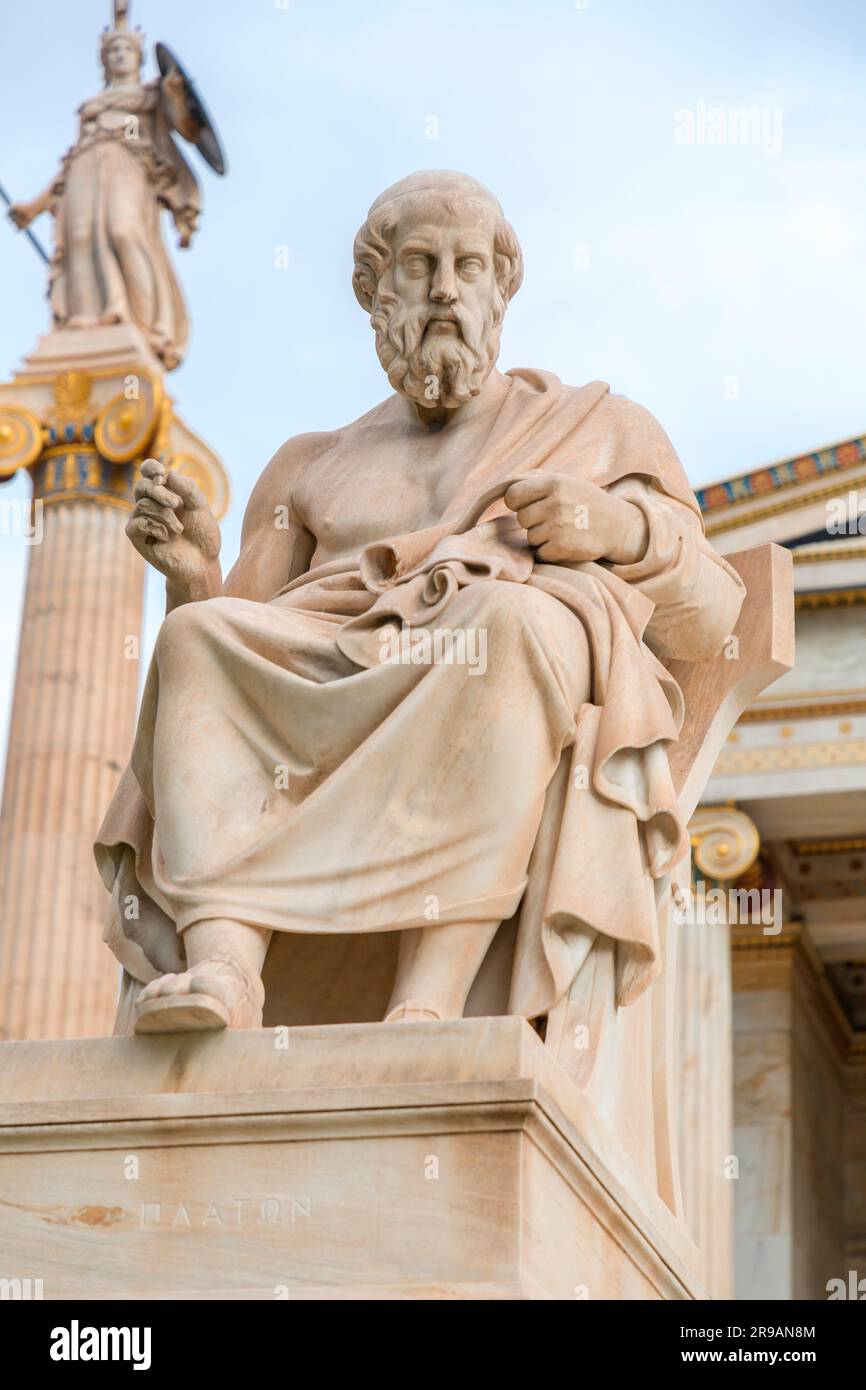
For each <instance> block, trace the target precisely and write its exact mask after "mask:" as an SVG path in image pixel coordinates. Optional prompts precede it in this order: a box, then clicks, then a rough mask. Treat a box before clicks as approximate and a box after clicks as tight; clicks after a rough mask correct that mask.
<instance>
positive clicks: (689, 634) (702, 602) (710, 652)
mask: <svg viewBox="0 0 866 1390" xmlns="http://www.w3.org/2000/svg"><path fill="white" fill-rule="evenodd" d="M610 491H611V492H612V493H615V494H616V495H618V496H621V497H623V498H624V499H628V500H629V501H631V502H632V504H636V505H638V506H639V507H640V508H641V510H643V512H644V515H645V517H646V525H647V533H648V541H647V545H646V548H645V551H644V553H643V555H642V556H641V557H640V559H638V560H637V561H636V562H634V563H632V564H625V565H622V564H620V565H613V566H612V567H611V568H612V573H613V574H616V575H618V576H619V578H620V579H625V580H627V582H628V583H630V584H633V585H634V587H635V588H637V589H640V590H641V591H642V592H643V593H645V594H646V595H647V597H648V598H651V599H652V601H653V603H654V604H655V612H654V613H653V615H652V618H651V619H650V621H649V624H648V625H647V629H646V632H645V634H644V638H645V640H646V642H647V643H648V645H649V646H650V647H651V648H652V649H653V650H654V651H655V652H656V654H657V655H658V656H660V657H662V658H663V659H669V658H673V657H679V658H683V659H685V660H687V661H709V660H711V659H712V658H713V657H714V656H717V655H718V653H719V652H720V650H721V649H722V646H723V644H724V642H725V639H726V638H727V637H729V636H730V634H731V633H732V632H733V630H734V627H735V625H736V622H737V618H738V617H739V612H740V608H741V607H742V603H743V599H744V597H745V589H744V587H743V582H742V580H741V579H740V577H739V575H738V574H737V572H736V570H734V569H732V568H731V566H730V565H729V564H728V562H727V561H726V560H725V559H724V558H723V557H722V556H721V555H719V554H718V553H717V552H716V551H715V550H713V547H712V546H711V545H710V543H709V541H708V540H707V539H706V537H705V536H704V534H703V531H702V530H701V525H700V522H699V520H698V518H697V517H696V516H695V514H694V513H693V512H691V511H690V510H689V508H688V507H686V506H684V505H683V504H682V503H681V502H677V501H675V500H674V499H673V498H671V497H667V496H665V495H664V494H662V493H660V492H659V491H658V490H657V489H655V488H653V487H652V486H651V485H650V484H649V482H648V481H647V480H646V479H645V478H640V477H636V476H632V477H628V478H622V479H621V480H620V481H619V482H618V483H615V484H614V485H613V487H612V488H611V489H610Z"/></svg>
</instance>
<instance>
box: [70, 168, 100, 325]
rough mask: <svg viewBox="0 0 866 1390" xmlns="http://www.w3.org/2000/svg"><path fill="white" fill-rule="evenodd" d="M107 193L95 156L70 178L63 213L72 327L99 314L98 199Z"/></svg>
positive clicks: (88, 323) (91, 320)
mask: <svg viewBox="0 0 866 1390" xmlns="http://www.w3.org/2000/svg"><path fill="white" fill-rule="evenodd" d="M86 158H87V157H86ZM76 162H77V161H76ZM104 196H105V193H104V190H101V189H100V187H99V184H98V180H97V178H96V175H95V173H94V172H93V168H92V160H89V161H88V166H87V168H81V169H76V170H75V171H74V173H73V174H72V175H71V176H70V177H69V179H68V181H67V186H66V192H65V194H64V197H63V203H62V212H61V215H62V216H63V218H64V220H65V242H66V286H67V289H66V293H67V316H68V317H67V324H68V326H69V327H70V328H89V327H91V326H92V325H93V324H95V323H96V322H97V320H98V318H99V311H100V293H99V283H98V280H97V276H96V258H97V255H98V254H99V252H98V248H97V244H96V222H97V215H98V214H97V208H96V203H97V200H98V199H99V198H102V197H104Z"/></svg>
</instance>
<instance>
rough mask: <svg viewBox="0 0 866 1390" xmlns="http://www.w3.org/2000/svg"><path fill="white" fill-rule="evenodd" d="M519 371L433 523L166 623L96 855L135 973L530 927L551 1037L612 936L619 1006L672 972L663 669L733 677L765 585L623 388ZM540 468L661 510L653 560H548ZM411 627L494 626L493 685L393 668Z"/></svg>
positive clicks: (517, 955) (459, 671) (490, 633)
mask: <svg viewBox="0 0 866 1390" xmlns="http://www.w3.org/2000/svg"><path fill="white" fill-rule="evenodd" d="M508 376H509V378H510V386H509V389H508V392H507V394H506V397H505V400H504V402H503V405H502V406H501V408H500V409H499V412H498V414H497V417H496V420H495V423H494V425H493V427H492V428H491V430H490V434H489V437H488V439H487V442H486V444H485V445H484V447H483V448H482V449H481V450H480V452H479V456H478V457H477V458H475V459H473V460H469V461H467V470H466V475H465V478H464V481H463V484H462V486H461V487H460V488H459V490H458V493H457V495H456V496H455V497H454V498H453V499H452V501H451V503H450V504H449V505H448V506H447V507H446V509H445V510H444V512H443V514H442V516H441V518H440V520H439V522H438V523H437V524H436V525H435V526H433V527H430V528H428V529H426V530H423V531H416V532H412V533H410V534H408V535H403V536H396V537H391V538H389V539H386V540H383V541H381V542H377V543H375V544H372V545H368V546H366V547H365V548H364V550H363V551H362V553H360V554H359V555H358V556H356V557H354V558H352V559H350V560H339V561H335V562H332V563H330V564H326V565H321V566H317V567H315V568H313V569H312V570H310V571H309V572H307V573H305V574H303V575H301V576H300V577H299V578H297V579H295V580H294V581H293V582H291V583H287V584H286V585H285V587H284V588H282V589H281V590H279V591H278V592H277V593H276V594H274V595H273V596H272V597H271V598H270V599H269V600H268V601H267V602H254V601H251V600H247V599H240V598H218V599H210V600H207V601H204V602H201V603H193V604H187V605H185V606H184V607H182V608H180V609H177V610H175V612H173V613H172V614H170V615H169V616H168V618H167V619H166V621H165V623H164V624H163V627H162V630H161V632H160V636H159V638H158V640H157V644H156V650H155V653H154V657H153V661H152V664H151V668H150V672H149V675H148V679H147V683H146V686H145V691H144V696H143V701H142V708H141V713H140V719H139V726H138V732H137V735H136V740H135V746H134V750H133V757H132V761H131V764H130V766H129V767H128V768H127V770H126V772H125V774H124V776H123V779H122V781H121V784H120V786H119V788H118V791H117V793H116V795H115V797H114V800H113V801H112V804H111V806H110V808H109V810H108V813H107V816H106V818H105V821H104V823H103V826H102V828H101V830H100V832H99V836H98V840H97V844H96V857H97V862H98V864H99V867H100V871H101V873H102V876H103V880H104V882H105V884H106V887H107V888H108V889H109V890H110V891H112V893H113V898H112V908H111V912H110V918H109V923H108V927H107V930H106V939H107V941H108V942H109V944H110V945H111V947H112V949H113V950H114V951H115V953H116V954H117V956H118V958H119V959H120V961H121V962H122V963H123V965H124V967H125V969H126V971H127V972H128V973H129V975H131V976H132V977H133V978H134V979H136V980H139V981H146V980H149V979H152V978H154V977H155V976H156V975H157V974H160V973H164V972H166V971H176V970H180V969H183V968H184V967H185V956H184V948H183V932H184V930H185V929H186V927H188V926H189V925H191V924H192V923H193V922H196V921H200V920H204V919H208V918H230V919H233V920H238V921H244V922H249V923H253V924H256V925H259V926H265V927H269V928H271V929H272V930H273V931H274V932H276V933H280V934H282V933H289V934H293V933H299V934H303V935H305V936H318V937H319V938H321V937H324V936H328V935H331V934H335V933H336V934H340V935H342V936H346V935H349V936H354V935H357V934H365V933H369V934H375V933H383V932H385V933H390V932H395V931H401V930H408V929H417V928H422V929H423V928H424V926H425V925H427V924H428V923H429V922H430V921H432V920H435V921H436V922H438V923H440V924H447V923H448V922H467V921H471V922H502V921H505V920H507V919H512V918H513V919H516V922H517V935H516V946H515V950H514V959H513V968H512V971H511V982H510V997H509V1001H508V1012H511V1013H517V1014H522V1015H523V1016H525V1017H527V1018H535V1017H537V1016H539V1015H544V1014H546V1013H548V1012H549V1011H550V1010H551V1009H552V1008H553V1007H554V1006H555V1005H556V1003H557V1002H558V1001H560V1000H562V999H563V997H564V996H565V995H566V994H567V992H568V991H569V989H570V988H571V986H572V984H573V982H574V978H575V974H576V973H577V971H578V969H579V965H580V962H581V960H583V959H584V958H585V942H586V936H587V933H589V934H591V935H592V934H598V935H599V936H600V937H601V938H603V939H604V940H605V941H606V942H608V943H611V944H612V946H613V951H612V953H611V959H612V961H613V962H614V966H613V967H612V968H613V969H614V970H615V981H614V986H613V987H614V989H615V994H616V1003H617V1005H625V1004H629V1003H631V1002H633V1001H634V1000H635V999H637V998H638V996H639V995H640V994H641V993H642V992H643V991H644V989H645V988H646V986H647V985H648V984H649V983H650V982H651V981H652V979H653V978H654V977H655V975H656V974H657V973H658V971H659V969H660V965H661V962H660V952H659V934H658V913H659V904H660V902H662V901H663V899H664V890H665V884H666V883H667V881H668V876H669V874H670V872H671V869H672V867H673V866H674V865H675V864H676V862H677V861H678V860H679V858H680V857H681V856H683V855H684V854H685V853H686V851H687V847H688V838H687V834H686V830H685V827H684V825H683V823H682V818H681V816H680V812H679V808H678V806H677V800H676V795H675V792H674V789H673V786H672V783H671V778H670V773H669V768H668V759H667V748H668V747H669V745H670V743H671V741H672V740H674V739H676V738H677V737H678V735H679V733H680V730H681V728H682V725H683V720H684V718H687V713H688V712H687V711H686V710H684V708H683V699H682V695H681V692H680V689H679V687H678V685H677V684H676V682H675V681H674V680H673V678H672V677H671V676H670V674H669V673H668V671H667V670H666V667H665V665H664V662H665V660H666V659H668V658H674V657H676V658H687V659H697V660H708V659H710V658H711V657H713V656H715V655H716V654H717V653H718V651H719V650H720V648H721V646H722V644H723V642H724V640H725V638H726V636H728V635H729V634H730V633H731V632H732V631H733V628H734V625H735V623H736V619H737V615H738V613H739V609H740V606H741V604H742V600H743V593H744V591H743V586H742V583H741V581H740V579H739V577H738V576H737V574H736V572H735V571H734V570H733V569H732V568H731V567H730V566H729V565H728V564H727V562H726V561H725V560H724V559H723V558H722V557H721V556H719V555H717V554H716V553H715V552H714V551H713V550H712V548H711V547H710V546H709V544H708V542H707V541H706V539H705V537H704V534H703V525H702V520H701V516H700V512H699V510H698V507H697V504H696V502H695V500H694V497H693V494H692V492H691V489H690V488H689V485H688V482H687V480H686V477H685V474H684V472H683V470H682V467H681V465H680V463H679V461H678V459H677V457H676V455H675V453H674V451H673V448H672V446H671V444H670V442H669V440H668V439H667V436H666V435H665V434H664V432H663V431H662V430H661V428H660V426H659V425H658V424H657V422H656V421H655V420H654V419H653V417H652V416H651V415H649V414H648V412H646V411H645V410H643V409H642V408H641V407H640V406H637V405H635V404H634V403H632V402H630V401H627V400H625V399H624V398H621V397H616V396H613V395H611V394H610V392H609V388H608V387H607V386H606V384H605V383H603V382H593V383H590V384H589V385H588V386H585V387H582V388H572V387H568V386H564V385H563V384H562V383H561V382H560V381H559V380H558V379H557V378H556V377H554V376H552V375H550V374H548V373H544V372H535V371H517V372H512V373H509V374H508ZM382 408H383V407H377V410H381V409H382ZM375 414H376V412H375V411H374V412H371V413H370V415H369V416H367V417H364V421H362V422H359V423H365V422H366V423H367V424H368V425H369V423H370V421H371V420H373V421H374V417H375ZM353 428H356V427H355V426H349V427H347V430H346V431H344V432H342V433H343V436H344V438H343V440H342V447H343V448H344V449H345V447H346V443H347V440H348V442H349V443H351V431H352V429H353ZM325 462H326V461H325ZM319 467H321V461H319V463H318V464H317V468H319ZM534 469H543V470H548V471H552V472H555V473H560V474H572V475H574V476H575V477H580V478H583V479H587V480H589V481H591V482H593V483H596V484H597V485H598V486H600V487H604V488H609V489H611V490H612V491H614V492H615V493H616V494H617V495H619V496H622V497H625V498H627V499H628V500H630V501H631V502H633V503H634V504H635V505H636V506H638V507H639V508H640V509H641V510H642V511H643V513H644V515H645V518H646V521H647V531H648V537H649V539H648V544H647V547H646V551H645V553H644V555H643V556H642V557H641V559H639V560H638V561H637V562H636V563H634V564H630V565H615V564H612V563H609V562H606V561H601V562H586V563H572V564H560V563H557V564H546V563H540V562H538V561H537V560H536V559H535V557H534V552H533V551H532V549H531V548H530V547H529V544H528V541H527V539H526V535H525V533H524V532H523V531H522V529H521V527H520V525H519V523H518V521H517V519H516V517H515V516H514V515H513V514H512V513H511V512H510V511H509V510H508V509H507V508H506V507H505V505H504V503H503V501H502V494H503V493H504V491H505V489H506V487H507V485H508V482H509V481H510V480H511V479H513V478H515V477H518V476H525V475H526V474H527V473H529V472H531V471H533V470H534ZM319 485H320V486H321V487H323V488H327V469H326V467H325V468H322V470H321V482H320V484H319ZM577 524H580V523H579V522H577ZM407 627H408V629H409V631H410V632H412V633H414V634H417V633H418V632H422V631H423V632H428V633H433V632H435V631H437V630H441V629H443V628H447V629H449V630H451V631H452V632H454V631H456V632H462V633H477V632H479V631H483V632H484V633H485V635H486V641H487V645H486V654H487V665H486V669H485V670H484V671H483V672H481V671H478V672H476V673H473V671H472V668H471V666H469V665H468V664H462V665H460V664H448V663H447V661H446V662H440V663H439V664H417V665H416V664H405V663H400V662H397V663H395V662H393V661H389V660H388V659H383V652H386V651H389V650H392V648H391V647H389V644H388V643H387V642H386V641H384V640H383V634H384V636H385V637H387V636H388V635H389V634H390V635H393V634H394V633H395V632H396V631H397V630H400V629H402V630H404V631H405V630H406V628H407ZM133 863H134V874H133V873H132V872H131V866H132V864H133ZM124 864H125V865H126V872H125V873H121V872H119V871H120V870H121V868H122V867H123V865H124ZM130 883H133V884H134V885H135V890H134V892H133V893H130V891H129V890H130ZM131 899H133V900H134V902H133V905H132V908H130V900H131ZM271 952H272V954H273V945H272V948H271Z"/></svg>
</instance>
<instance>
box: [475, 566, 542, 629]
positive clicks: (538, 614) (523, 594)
mask: <svg viewBox="0 0 866 1390" xmlns="http://www.w3.org/2000/svg"><path fill="white" fill-rule="evenodd" d="M457 603H458V605H459V608H460V623H461V625H466V626H477V627H480V626H483V627H485V628H486V629H487V630H488V631H491V630H494V629H495V630H496V631H502V632H505V633H516V632H520V631H523V630H525V629H526V628H531V629H534V628H537V627H538V626H539V624H541V623H543V622H544V621H545V618H546V617H548V616H549V615H550V609H551V608H561V607H562V605H561V604H560V603H559V602H558V601H557V600H556V599H554V598H551V597H550V595H548V594H545V593H543V592H542V591H541V590H540V589H531V588H530V587H529V585H527V584H515V583H513V582H512V581H510V580H505V579H482V580H479V581H478V582H477V583H475V584H469V585H467V586H466V588H465V589H462V590H461V591H460V595H459V597H458V600H457Z"/></svg>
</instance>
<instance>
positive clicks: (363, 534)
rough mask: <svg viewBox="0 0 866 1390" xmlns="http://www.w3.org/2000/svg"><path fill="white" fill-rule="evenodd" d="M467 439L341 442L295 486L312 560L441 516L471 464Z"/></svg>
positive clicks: (329, 557) (334, 556) (342, 552)
mask: <svg viewBox="0 0 866 1390" xmlns="http://www.w3.org/2000/svg"><path fill="white" fill-rule="evenodd" d="M468 443H469V441H468V440H467V441H466V442H465V443H464V442H463V441H462V440H457V439H454V440H445V439H443V438H442V436H441V435H439V436H433V437H431V438H430V439H429V440H424V441H422V443H421V444H420V445H419V444H418V443H417V442H416V441H412V442H409V441H400V440H387V441H380V442H379V443H378V444H377V445H376V446H368V445H367V444H366V442H365V441H363V440H362V441H359V442H357V443H356V444H355V445H354V447H351V446H349V445H347V444H341V445H340V446H339V447H338V448H337V449H335V450H334V451H333V453H331V454H327V455H325V456H324V457H323V458H322V459H320V460H319V461H318V464H317V467H316V468H315V470H314V473H313V474H311V475H310V476H309V477H308V478H307V479H305V480H304V482H303V483H302V485H301V487H300V488H299V490H298V495H297V504H298V511H299V513H300V515H301V517H302V519H303V521H304V524H305V525H306V527H307V529H308V530H309V531H310V532H312V534H313V536H314V537H315V539H316V553H315V556H314V559H313V563H314V564H323V563H326V562H327V561H328V560H332V559H337V558H342V557H345V556H349V555H356V554H357V553H358V551H359V550H361V549H362V548H363V547H364V546H365V545H369V544H370V543H371V542H373V541H377V540H384V539H385V537H387V536H395V535H402V534H405V533H406V532H410V531H420V530H424V529H425V528H426V527H428V526H435V525H436V523H437V522H438V521H439V520H441V518H442V515H443V513H444V512H445V511H446V509H447V508H448V505H449V503H450V502H451V501H452V500H453V498H454V496H455V495H456V493H457V492H458V491H459V489H460V486H461V484H462V483H463V481H464V479H465V477H466V475H467V473H468V472H469V471H470V469H471V468H472V466H473V462H474V459H473V454H472V450H471V449H470V448H468V447H467V445H468Z"/></svg>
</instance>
